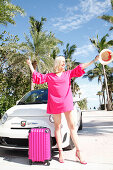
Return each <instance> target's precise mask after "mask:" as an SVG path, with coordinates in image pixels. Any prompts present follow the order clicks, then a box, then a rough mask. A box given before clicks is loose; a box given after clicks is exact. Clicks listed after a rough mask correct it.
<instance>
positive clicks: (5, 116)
mask: <svg viewBox="0 0 113 170" xmlns="http://www.w3.org/2000/svg"><path fill="white" fill-rule="evenodd" d="M7 118H8V115H7V113H5V114H4V115H3V116H2V119H1V120H2V124H4V123H5V122H6V120H7Z"/></svg>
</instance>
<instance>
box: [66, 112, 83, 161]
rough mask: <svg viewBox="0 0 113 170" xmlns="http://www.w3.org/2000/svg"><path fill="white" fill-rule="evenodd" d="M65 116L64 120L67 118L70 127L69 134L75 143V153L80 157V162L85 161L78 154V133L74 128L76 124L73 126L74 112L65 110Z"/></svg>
mask: <svg viewBox="0 0 113 170" xmlns="http://www.w3.org/2000/svg"><path fill="white" fill-rule="evenodd" d="M64 114H65V117H66V120H67V124H68V127H69V129H70V135H71V138H72V140H73V143H74V145H75V148H76V151H77V152H76V153H77V155H78V156H79V158H80V162H85V161H83V158H82V156H81V154H80V150H81V149H80V146H79V139H78V135H77V130H76V128H75V127H76V126H75V117H74V114H73V112H72V111H68V112H65V113H64Z"/></svg>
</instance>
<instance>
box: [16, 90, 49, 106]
mask: <svg viewBox="0 0 113 170" xmlns="http://www.w3.org/2000/svg"><path fill="white" fill-rule="evenodd" d="M47 100H48V89H39V90H33V91H30V92H28V93H27V94H26V95H25V96H24V97H23V98H22V99H21V100H20V101H19V103H18V105H22V104H45V103H47Z"/></svg>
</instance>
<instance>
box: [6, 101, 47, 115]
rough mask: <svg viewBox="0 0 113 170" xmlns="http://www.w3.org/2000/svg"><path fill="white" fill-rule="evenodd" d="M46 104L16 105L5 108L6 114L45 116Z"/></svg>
mask: <svg viewBox="0 0 113 170" xmlns="http://www.w3.org/2000/svg"><path fill="white" fill-rule="evenodd" d="M46 109H47V104H35V105H16V106H13V107H11V108H10V109H8V110H7V112H6V113H7V114H8V116H12V117H15V116H21V117H22V116H24V117H25V116H32V117H33V116H47V115H48V114H47V113H46Z"/></svg>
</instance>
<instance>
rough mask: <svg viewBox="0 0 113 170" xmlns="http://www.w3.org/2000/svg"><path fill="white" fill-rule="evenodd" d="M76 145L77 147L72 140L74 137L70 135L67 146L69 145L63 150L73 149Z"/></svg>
mask: <svg viewBox="0 0 113 170" xmlns="http://www.w3.org/2000/svg"><path fill="white" fill-rule="evenodd" d="M74 147H75V146H74V143H73V141H72V139H71V137H70V142H69V146H67V147H66V148H64V149H63V150H65V151H68V150H72V149H73V148H74Z"/></svg>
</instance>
